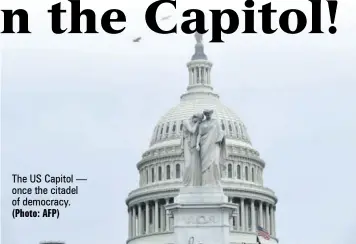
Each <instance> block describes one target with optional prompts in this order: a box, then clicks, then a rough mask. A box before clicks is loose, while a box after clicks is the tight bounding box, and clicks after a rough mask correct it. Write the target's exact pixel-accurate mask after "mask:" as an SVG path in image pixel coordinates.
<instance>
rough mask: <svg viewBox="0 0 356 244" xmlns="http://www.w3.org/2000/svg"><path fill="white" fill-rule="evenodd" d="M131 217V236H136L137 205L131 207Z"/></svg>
mask: <svg viewBox="0 0 356 244" xmlns="http://www.w3.org/2000/svg"><path fill="white" fill-rule="evenodd" d="M131 218H132V220H131V221H132V222H131V225H132V232H131V236H132V237H135V236H136V219H135V218H136V216H135V206H133V207H132V208H131Z"/></svg>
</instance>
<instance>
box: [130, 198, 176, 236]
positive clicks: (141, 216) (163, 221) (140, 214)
mask: <svg viewBox="0 0 356 244" xmlns="http://www.w3.org/2000/svg"><path fill="white" fill-rule="evenodd" d="M172 202H173V198H166V199H157V200H154V201H147V202H142V203H140V204H137V205H134V206H130V207H129V208H128V214H129V218H128V220H129V228H128V229H129V238H134V237H137V236H141V235H148V234H152V233H159V232H167V231H171V230H172V226H173V220H172V218H171V217H170V216H169V215H168V214H167V212H166V210H165V206H166V205H167V204H169V203H172Z"/></svg>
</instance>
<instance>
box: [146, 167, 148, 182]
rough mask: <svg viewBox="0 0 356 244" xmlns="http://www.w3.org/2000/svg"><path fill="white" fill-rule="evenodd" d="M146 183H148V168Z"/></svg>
mask: <svg viewBox="0 0 356 244" xmlns="http://www.w3.org/2000/svg"><path fill="white" fill-rule="evenodd" d="M146 184H148V169H146Z"/></svg>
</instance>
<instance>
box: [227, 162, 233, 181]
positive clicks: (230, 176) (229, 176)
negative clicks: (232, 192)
mask: <svg viewBox="0 0 356 244" xmlns="http://www.w3.org/2000/svg"><path fill="white" fill-rule="evenodd" d="M227 177H228V178H230V179H231V178H232V165H231V164H229V165H228V166H227Z"/></svg>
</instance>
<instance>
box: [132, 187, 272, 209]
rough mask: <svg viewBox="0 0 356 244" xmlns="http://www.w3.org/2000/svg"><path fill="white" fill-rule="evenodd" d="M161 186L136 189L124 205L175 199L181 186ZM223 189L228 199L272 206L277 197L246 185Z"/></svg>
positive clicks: (266, 189) (265, 190)
mask: <svg viewBox="0 0 356 244" xmlns="http://www.w3.org/2000/svg"><path fill="white" fill-rule="evenodd" d="M161 185H164V187H158V186H156V187H152V186H151V187H144V188H139V189H136V190H135V191H133V192H131V193H130V194H129V196H128V197H127V199H126V205H130V206H131V205H135V204H138V203H141V202H146V201H153V200H157V199H165V198H171V197H175V196H177V195H178V193H179V188H180V187H181V184H179V183H178V182H177V181H176V182H172V183H171V184H170V185H168V187H167V184H161ZM223 188H224V192H225V193H226V195H228V196H229V197H231V196H232V197H239V198H241V197H242V198H246V199H255V200H257V201H263V202H267V203H270V204H273V205H274V204H276V203H277V197H276V196H275V194H274V192H273V191H272V190H270V189H269V188H265V187H257V186H251V185H248V184H239V185H237V184H236V185H234V186H232V185H224V186H223Z"/></svg>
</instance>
